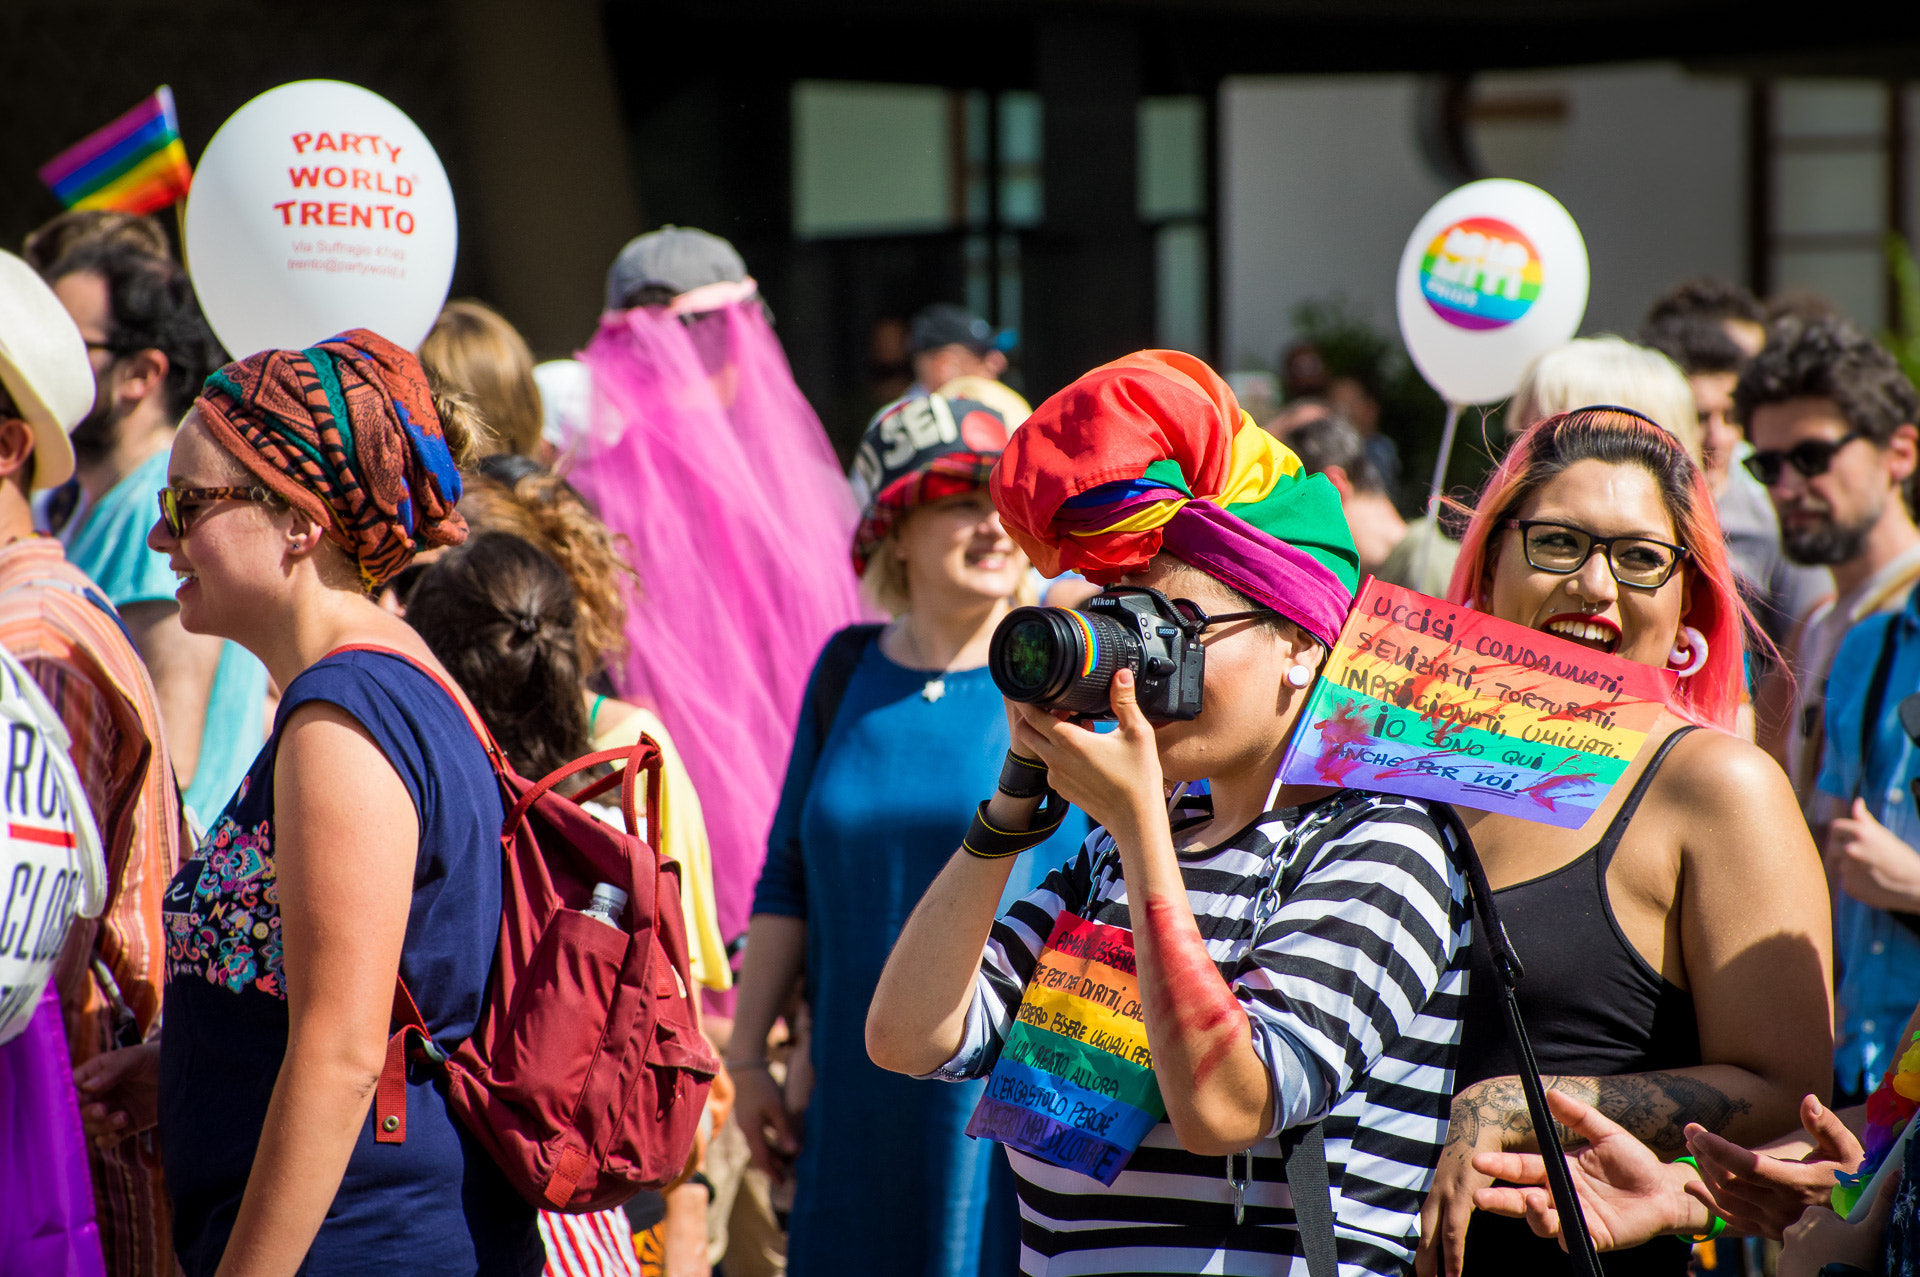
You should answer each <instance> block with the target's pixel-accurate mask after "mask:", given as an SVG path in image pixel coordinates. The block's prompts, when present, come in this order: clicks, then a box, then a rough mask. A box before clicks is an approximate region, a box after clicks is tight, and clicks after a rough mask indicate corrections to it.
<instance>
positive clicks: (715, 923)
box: [593, 705, 733, 989]
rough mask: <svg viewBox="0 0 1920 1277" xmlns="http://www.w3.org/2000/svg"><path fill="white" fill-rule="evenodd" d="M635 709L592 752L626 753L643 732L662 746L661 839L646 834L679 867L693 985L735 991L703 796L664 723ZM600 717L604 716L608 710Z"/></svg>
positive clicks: (595, 743) (599, 738)
mask: <svg viewBox="0 0 1920 1277" xmlns="http://www.w3.org/2000/svg"><path fill="white" fill-rule="evenodd" d="M631 708H632V711H633V712H632V713H630V714H628V715H627V716H626V717H625V718H623V719H621V720H619V721H618V722H616V723H615V724H613V725H612V726H611V727H608V728H606V729H604V730H603V731H601V732H600V734H599V735H597V736H595V737H594V738H593V748H594V750H595V752H598V751H600V750H603V749H622V748H625V747H626V746H629V745H632V744H634V743H635V742H636V741H638V740H639V739H640V736H641V734H642V733H645V734H646V735H648V736H651V737H653V741H654V744H656V745H658V746H659V747H660V763H661V766H660V828H659V830H658V832H657V835H656V834H655V832H654V831H651V830H649V831H648V833H649V836H650V837H651V838H652V841H653V845H654V846H655V847H656V848H657V849H658V850H659V851H660V852H661V854H662V855H666V856H670V857H672V858H673V859H674V860H676V861H678V862H679V864H680V906H681V908H682V910H684V911H685V913H686V918H687V949H688V954H687V956H688V958H689V960H690V962H689V965H690V966H691V968H692V971H693V979H694V983H696V984H702V985H705V986H706V987H707V988H709V989H726V988H731V987H732V985H733V972H732V970H731V968H729V967H728V965H727V942H726V941H725V940H723V939H722V938H721V936H720V918H719V909H718V908H717V907H715V905H714V903H713V852H712V849H711V848H710V847H709V846H708V845H707V819H706V816H705V814H704V813H703V812H702V811H701V810H700V795H699V793H698V792H696V791H695V789H694V787H693V778H692V777H690V776H688V775H687V765H686V764H685V763H683V762H681V761H680V751H679V750H677V749H675V748H674V745H673V737H672V736H671V735H669V734H668V732H667V727H666V724H665V723H662V722H661V721H660V719H659V717H658V716H657V715H656V714H654V712H653V711H652V710H649V709H645V708H643V707H640V706H633V707H631ZM601 712H602V714H603V715H604V714H605V712H606V708H605V706H604V705H603V706H602V707H601Z"/></svg>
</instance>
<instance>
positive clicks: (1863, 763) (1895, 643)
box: [1853, 613, 1900, 798]
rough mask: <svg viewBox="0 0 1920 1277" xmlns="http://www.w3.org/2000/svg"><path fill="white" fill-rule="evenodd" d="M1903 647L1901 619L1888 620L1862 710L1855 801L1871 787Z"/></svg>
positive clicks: (1868, 681)
mask: <svg viewBox="0 0 1920 1277" xmlns="http://www.w3.org/2000/svg"><path fill="white" fill-rule="evenodd" d="M1899 646H1900V616H1899V614H1898V613H1896V614H1894V615H1892V616H1889V617H1887V632H1886V633H1885V634H1884V635H1882V636H1881V638H1880V655H1879V656H1878V657H1876V658H1875V659H1874V662H1873V676H1872V677H1871V678H1869V679H1868V680H1867V699H1866V700H1865V701H1864V702H1862V704H1861V706H1860V778H1859V780H1858V781H1856V782H1855V784H1854V786H1853V793H1854V797H1856V798H1857V797H1859V796H1860V793H1861V791H1863V790H1864V789H1866V787H1867V764H1868V762H1870V761H1871V760H1872V758H1873V738H1874V735H1875V731H1876V729H1877V728H1878V727H1879V726H1880V714H1881V711H1882V710H1883V709H1884V708H1885V707H1886V700H1887V683H1888V681H1889V680H1891V679H1892V677H1893V657H1894V653H1895V651H1896V650H1897V649H1898V648H1899Z"/></svg>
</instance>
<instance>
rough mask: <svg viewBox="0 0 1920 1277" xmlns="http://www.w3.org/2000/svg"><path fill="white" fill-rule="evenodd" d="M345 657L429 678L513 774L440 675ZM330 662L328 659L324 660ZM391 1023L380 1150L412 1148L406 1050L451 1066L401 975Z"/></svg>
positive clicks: (352, 648)
mask: <svg viewBox="0 0 1920 1277" xmlns="http://www.w3.org/2000/svg"><path fill="white" fill-rule="evenodd" d="M342 652H378V653H380V654H381V655H383V656H391V657H394V658H396V659H398V660H402V661H405V662H406V663H407V664H409V665H411V666H413V667H414V668H415V669H417V670H419V671H420V672H421V673H422V674H425V675H426V676H427V677H428V678H430V679H432V680H433V681H434V682H436V683H438V684H439V685H440V690H441V691H443V692H445V693H446V694H447V695H448V697H450V698H451V699H452V701H453V703H454V704H455V705H457V706H459V708H460V716H461V717H462V718H465V719H466V720H467V726H469V727H471V728H472V729H473V734H474V735H475V736H477V737H479V739H480V746H481V748H482V749H484V750H486V753H487V762H488V763H490V764H491V765H492V766H493V774H494V776H495V778H496V779H498V780H500V781H501V782H503V787H504V782H505V780H506V778H507V777H508V776H510V775H512V774H513V769H512V768H510V767H509V766H508V765H507V760H506V757H505V756H504V755H503V754H501V752H500V747H499V746H498V745H497V744H495V743H494V739H493V733H492V732H490V731H488V730H487V725H486V724H485V723H484V722H482V721H481V720H480V716H479V714H478V713H476V712H475V711H474V710H473V708H472V707H471V706H470V705H468V703H467V699H466V697H464V696H461V695H460V694H459V693H458V692H456V691H454V689H453V685H452V684H450V683H448V682H447V680H446V679H444V678H441V677H440V675H439V672H438V671H436V670H435V669H434V668H433V667H432V666H430V665H428V664H427V663H426V662H425V661H422V660H421V659H420V658H418V657H416V656H413V655H411V654H410V653H407V652H403V651H401V650H400V649H399V648H395V647H387V646H385V645H384V644H380V643H347V644H344V645H343V646H340V647H336V648H334V649H333V651H331V652H328V653H327V656H337V655H339V654H340V653H342ZM320 659H321V660H325V659H326V657H325V656H323V657H321V658H320ZM392 1023H394V1024H396V1025H398V1026H399V1027H398V1028H397V1029H395V1030H394V1031H393V1033H392V1034H391V1035H390V1036H389V1037H388V1038H387V1055H386V1059H385V1060H384V1061H383V1062H382V1064H381V1066H380V1080H379V1082H377V1083H376V1084H375V1085H374V1090H373V1138H374V1142H375V1143H377V1144H404V1143H406V1142H407V1047H408V1045H409V1044H410V1042H411V1041H413V1040H418V1042H419V1043H420V1049H421V1051H422V1052H424V1053H425V1054H426V1056H427V1057H428V1058H429V1059H431V1060H433V1061H434V1062H435V1063H436V1064H438V1063H444V1062H445V1061H446V1058H447V1056H446V1052H444V1051H442V1050H441V1049H440V1046H439V1044H438V1043H437V1042H435V1041H434V1040H433V1035H432V1033H430V1032H429V1031H428V1029H427V1020H426V1017H425V1016H423V1015H421V1014H420V1007H419V1005H418V1004H417V1003H415V1002H414V1000H413V994H412V993H411V992H409V991H408V989H407V982H406V981H405V980H403V979H401V978H400V975H399V973H398V972H396V973H395V974H394V977H393V1014H392Z"/></svg>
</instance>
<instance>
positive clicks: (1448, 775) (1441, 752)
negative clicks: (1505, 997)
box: [1280, 579, 1671, 829]
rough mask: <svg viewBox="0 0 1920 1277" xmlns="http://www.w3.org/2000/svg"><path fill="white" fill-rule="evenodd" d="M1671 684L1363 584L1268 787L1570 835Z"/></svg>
mask: <svg viewBox="0 0 1920 1277" xmlns="http://www.w3.org/2000/svg"><path fill="white" fill-rule="evenodd" d="M1670 685H1671V676H1670V675H1668V674H1666V673H1665V672H1663V671H1661V670H1657V669H1654V668H1653V667H1652V666H1648V665H1641V664H1638V663H1636V662H1634V661H1627V660H1622V659H1620V658H1619V657H1617V656H1608V655H1606V654H1604V653H1601V652H1596V651H1594V650H1592V649H1591V648H1586V647H1582V646H1581V645H1579V644H1578V643H1570V642H1568V641H1567V640H1565V639H1560V638H1555V637H1554V636H1553V635H1550V634H1547V633H1544V632H1542V631H1540V630H1531V629H1528V628H1527V627H1526V626H1524V625H1515V624H1513V623H1512V622H1510V621H1501V620H1497V619H1495V618H1493V617H1491V616H1486V615H1483V614H1482V613H1479V612H1475V611H1474V610H1472V609H1471V608H1467V607H1461V606H1458V605H1455V604H1452V603H1442V602H1440V601H1439V600H1438V599H1430V598H1428V597H1426V596H1425V595H1423V594H1415V593H1414V592H1413V591H1412V590H1403V589H1401V588H1400V587H1399V586H1395V585H1385V584H1383V583H1381V582H1379V581H1376V580H1371V579H1370V580H1368V582H1367V584H1366V587H1365V588H1364V589H1363V590H1362V591H1361V592H1360V598H1359V599H1358V601H1356V602H1355V604H1354V607H1353V612H1352V614H1351V615H1350V616H1348V618H1347V624H1346V627H1345V628H1344V629H1342V630H1341V631H1340V643H1339V646H1338V647H1336V648H1335V649H1334V651H1333V654H1332V655H1331V656H1329V657H1328V658H1327V664H1326V668H1325V670H1324V671H1323V673H1322V677H1321V679H1320V682H1319V683H1318V684H1317V685H1316V686H1315V688H1314V692H1313V697H1312V699H1311V700H1310V701H1308V702H1307V707H1306V710H1305V711H1304V712H1303V713H1302V714H1301V717H1300V726H1299V728H1298V729H1297V730H1296V731H1295V732H1294V735H1293V744H1292V745H1291V746H1289V747H1288V749H1287V756H1286V758H1285V760H1283V761H1282V763H1281V764H1280V779H1281V780H1283V781H1286V782H1288V783H1289V784H1299V785H1340V786H1343V787H1345V788H1348V789H1372V790H1378V791H1380V792H1382V793H1388V794H1403V795H1406V796H1407V797H1411V798H1433V799H1439V800H1441V801H1443V802H1450V803H1457V804H1459V805H1460V806H1462V807H1473V808H1477V809H1478V810H1480V811H1495V812H1503V813H1505V814H1507V815H1512V816H1520V817H1522V818H1524V819H1527V820H1537V821H1540V822H1542V823H1544V824H1549V825H1561V826H1564V827H1566V828H1568V829H1576V828H1578V827H1579V826H1581V825H1583V824H1585V823H1586V821H1587V819H1588V817H1590V816H1592V815H1593V813H1594V810H1595V809H1596V808H1598V807H1599V805H1600V804H1601V802H1602V801H1604V800H1605V798H1606V796H1607V791H1608V790H1610V789H1611V788H1613V785H1614V782H1616V781H1618V780H1619V779H1620V776H1621V774H1622V773H1623V772H1625V771H1626V770H1627V765H1628V764H1629V763H1631V762H1632V761H1633V757H1634V755H1635V754H1636V753H1638V752H1639V750H1640V745H1641V743H1642V742H1643V741H1645V740H1646V738H1647V732H1648V731H1649V730H1650V729H1651V728H1652V727H1653V724H1654V720H1655V719H1656V718H1658V717H1659V715H1660V711H1661V710H1662V708H1664V706H1665V704H1666V697H1667V691H1668V688H1669V687H1670Z"/></svg>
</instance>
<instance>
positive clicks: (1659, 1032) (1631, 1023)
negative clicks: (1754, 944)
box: [1454, 727, 1700, 1277]
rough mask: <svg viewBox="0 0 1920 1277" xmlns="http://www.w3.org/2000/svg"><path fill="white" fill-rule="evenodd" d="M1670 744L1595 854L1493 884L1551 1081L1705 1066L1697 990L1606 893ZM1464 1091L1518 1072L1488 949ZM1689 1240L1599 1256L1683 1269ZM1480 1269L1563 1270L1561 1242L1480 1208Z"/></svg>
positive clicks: (1475, 1233)
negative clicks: (1654, 956)
mask: <svg viewBox="0 0 1920 1277" xmlns="http://www.w3.org/2000/svg"><path fill="white" fill-rule="evenodd" d="M1694 730H1696V729H1694V728H1692V727H1682V728H1680V729H1679V730H1678V731H1676V732H1673V733H1672V734H1671V735H1669V736H1668V737H1667V738H1666V739H1665V740H1664V741H1662V742H1660V747H1659V749H1657V750H1655V751H1654V755H1653V757H1652V758H1651V759H1649V760H1648V762H1647V766H1646V769H1645V770H1644V771H1642V772H1641V773H1640V779H1639V780H1638V781H1636V782H1635V783H1634V786H1633V789H1632V791H1631V792H1629V793H1628V795H1627V799H1626V801H1625V802H1623V803H1621V804H1620V810H1619V811H1617V812H1616V813H1614V817H1613V820H1612V821H1611V822H1610V823H1609V824H1608V825H1607V831H1606V833H1605V834H1603V835H1602V836H1601V838H1600V841H1599V842H1597V843H1595V844H1594V845H1593V846H1592V847H1590V848H1588V849H1587V852H1586V854H1584V855H1582V856H1580V857H1579V858H1578V859H1576V860H1573V861H1571V862H1569V863H1568V864H1565V865H1563V866H1561V867H1560V868H1558V869H1556V870H1554V871H1553V872H1552V873H1548V874H1543V875H1542V876H1540V877H1538V878H1530V879H1528V880H1527V881H1526V882H1517V883H1515V884H1514V885H1513V886H1511V887H1503V888H1501V889H1500V890H1499V891H1496V892H1494V893H1493V894H1494V896H1495V897H1496V898H1497V900H1498V903H1499V908H1500V920H1501V922H1502V924H1504V925H1505V927H1506V929H1507V937H1508V939H1510V940H1511V941H1512V942H1513V949H1514V952H1515V953H1516V954H1518V955H1519V957H1520V961H1521V963H1522V965H1524V966H1525V967H1526V972H1527V974H1526V978H1525V979H1523V980H1522V981H1520V984H1519V986H1518V993H1519V998H1520V1014H1521V1017H1522V1018H1523V1019H1525V1020H1526V1022H1527V1036H1528V1038H1529V1039H1530V1040H1531V1041H1532V1043H1533V1052H1534V1055H1535V1057H1536V1058H1538V1060H1539V1062H1540V1072H1541V1073H1543V1074H1545V1075H1546V1076H1548V1077H1552V1076H1554V1075H1555V1074H1566V1075H1569V1076H1573V1077H1612V1076H1617V1075H1620V1074H1624V1073H1654V1072H1658V1071H1660V1070H1663V1069H1683V1068H1688V1067H1690V1066H1692V1065H1695V1064H1698V1063H1700V1025H1699V1021H1698V1020H1697V1019H1696V1018H1695V1016H1694V1010H1693V995H1692V994H1691V993H1689V992H1687V991H1686V990H1685V989H1682V988H1680V987H1679V986H1678V985H1676V984H1674V983H1672V982H1671V981H1669V980H1667V979H1666V978H1665V977H1664V976H1662V975H1661V974H1660V973H1659V972H1658V971H1656V970H1654V969H1653V967H1652V966H1651V965H1650V964H1649V963H1648V962H1647V960H1646V959H1645V958H1643V957H1641V956H1640V951H1639V950H1638V949H1635V948H1634V947H1633V943H1632V941H1630V940H1628V939H1627V934H1626V932H1624V931H1622V930H1621V929H1620V923H1619V920H1618V919H1616V918H1615V917H1614V914H1613V902H1612V901H1611V900H1610V899H1609V898H1608V896H1607V868H1608V867H1609V866H1610V865H1612V864H1613V857H1614V853H1615V852H1617V851H1618V850H1619V849H1620V840H1621V839H1622V838H1623V837H1624V836H1625V835H1626V832H1627V826H1628V825H1629V824H1631V823H1632V821H1633V816H1634V813H1635V812H1637V811H1639V810H1640V801H1641V799H1643V798H1645V797H1646V795H1647V790H1648V789H1649V788H1650V787H1651V786H1652V784H1653V778H1654V776H1655V774H1656V773H1658V772H1659V770H1660V765H1661V764H1662V763H1664V762H1666V760H1667V755H1668V754H1669V753H1671V752H1672V750H1673V747H1674V746H1675V745H1677V744H1678V743H1679V742H1680V740H1681V738H1682V737H1685V736H1686V735H1688V734H1689V733H1690V732H1693V731H1694ZM1466 1003H1467V1010H1466V1015H1465V1017H1464V1019H1463V1021H1462V1024H1461V1034H1460V1064H1459V1068H1458V1071H1457V1072H1456V1074H1455V1075H1454V1076H1455V1082H1454V1089H1455V1091H1456V1093H1457V1092H1459V1091H1464V1090H1466V1089H1467V1088H1468V1087H1469V1086H1472V1085H1473V1084H1474V1083H1476V1082H1482V1081H1485V1080H1486V1079H1487V1078H1490V1077H1512V1076H1514V1075H1516V1074H1518V1073H1519V1071H1520V1069H1519V1064H1518V1062H1517V1061H1516V1060H1515V1058H1514V1055H1513V1051H1512V1048H1511V1047H1510V1046H1509V1045H1508V1043H1507V1022H1506V1012H1505V1011H1504V1010H1503V1009H1502V1006H1501V996H1500V985H1499V981H1498V978H1497V977H1496V976H1495V975H1494V974H1493V967H1492V966H1491V965H1490V963H1489V959H1488V956H1487V948H1486V946H1485V945H1482V944H1476V945H1475V946H1474V947H1473V971H1472V974H1471V976H1469V977H1468V981H1467V999H1466ZM1689 1249H1690V1248H1689V1247H1688V1246H1687V1244H1686V1243H1685V1242H1683V1241H1680V1240H1679V1239H1677V1238H1673V1237H1658V1238H1655V1239H1654V1240H1653V1241H1650V1242H1648V1243H1647V1244H1646V1245H1644V1246H1636V1247H1633V1248H1631V1249H1628V1250H1622V1251H1615V1252H1613V1253H1612V1254H1607V1255H1602V1256H1600V1260H1601V1267H1602V1268H1603V1269H1605V1271H1606V1272H1607V1273H1608V1274H1609V1275H1610V1277H1611V1275H1613V1274H1620V1275H1621V1277H1626V1275H1628V1274H1631V1275H1632V1277H1642V1275H1648V1277H1653V1275H1657V1274H1663V1273H1665V1274H1674V1275H1676V1277H1677V1275H1678V1274H1681V1273H1684V1272H1685V1271H1686V1267H1687V1256H1688V1253H1689ZM1466 1271H1467V1272H1468V1273H1469V1274H1475V1273H1488V1274H1496V1273H1497V1274H1507V1273H1562V1272H1566V1271H1567V1258H1566V1254H1565V1252H1563V1251H1562V1250H1561V1249H1560V1244H1559V1243H1558V1242H1552V1241H1546V1240H1544V1239H1542V1238H1539V1237H1536V1236H1534V1235H1533V1231H1532V1230H1531V1229H1530V1228H1528V1227H1527V1224H1526V1221H1524V1220H1518V1219H1508V1218H1505V1217H1504V1216H1500V1215H1489V1214H1486V1213H1485V1212H1482V1211H1476V1212H1475V1213H1474V1216H1473V1220H1472V1222H1471V1223H1470V1224H1469V1225H1468V1227H1467V1269H1466Z"/></svg>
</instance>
